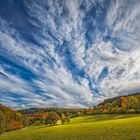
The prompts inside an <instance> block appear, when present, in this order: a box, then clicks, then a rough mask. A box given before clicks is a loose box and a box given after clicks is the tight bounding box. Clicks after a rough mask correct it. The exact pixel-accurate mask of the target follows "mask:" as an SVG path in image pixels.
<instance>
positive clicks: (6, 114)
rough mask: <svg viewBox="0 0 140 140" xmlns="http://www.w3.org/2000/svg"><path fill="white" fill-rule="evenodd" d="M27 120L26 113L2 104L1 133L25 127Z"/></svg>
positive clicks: (0, 108)
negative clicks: (23, 113) (22, 113)
mask: <svg viewBox="0 0 140 140" xmlns="http://www.w3.org/2000/svg"><path fill="white" fill-rule="evenodd" d="M26 122H27V118H26V117H25V116H24V115H21V113H19V112H17V111H14V110H12V109H10V108H8V107H5V106H3V105H1V104H0V133H2V132H5V131H12V130H16V129H20V128H23V127H25V126H26Z"/></svg>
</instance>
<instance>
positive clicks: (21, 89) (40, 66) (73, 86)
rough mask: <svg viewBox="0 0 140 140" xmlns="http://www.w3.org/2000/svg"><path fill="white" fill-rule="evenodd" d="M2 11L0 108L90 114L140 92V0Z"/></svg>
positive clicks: (12, 5) (15, 6) (24, 4)
mask: <svg viewBox="0 0 140 140" xmlns="http://www.w3.org/2000/svg"><path fill="white" fill-rule="evenodd" d="M0 5H2V6H0V26H1V27H0V83H1V84H0V96H1V98H0V102H1V103H3V104H6V105H9V106H11V107H13V108H17V109H19V108H30V107H44V106H45V107H87V106H93V105H95V104H97V103H99V102H100V101H102V100H103V99H105V98H108V97H114V96H117V95H122V94H127V93H131V92H138V91H139V88H138V87H139V82H140V72H139V71H140V65H139V60H140V41H139V37H140V32H139V30H140V28H139V23H140V18H139V17H140V14H139V13H140V12H139V9H140V3H139V1H138V0H134V1H133V2H132V1H129V0H124V1H121V0H118V1H116V0H112V1H107V0H100V1H96V0H94V1H90V0H85V1H78V0H71V1H68V0H66V1H63V0H62V1H59V0H56V1H55V0H54V1H52V0H49V1H47V2H46V1H44V0H40V1H27V0H25V1H20V2H17V3H16V2H14V1H8V0H7V2H4V1H1V2H0ZM3 7H4V8H3ZM5 9H7V11H9V12H7V11H6V10H5ZM7 13H9V14H7Z"/></svg>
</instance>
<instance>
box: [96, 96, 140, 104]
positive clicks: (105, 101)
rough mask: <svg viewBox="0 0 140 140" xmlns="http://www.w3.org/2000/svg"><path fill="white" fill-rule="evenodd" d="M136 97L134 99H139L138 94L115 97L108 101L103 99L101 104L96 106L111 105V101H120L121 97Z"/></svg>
mask: <svg viewBox="0 0 140 140" xmlns="http://www.w3.org/2000/svg"><path fill="white" fill-rule="evenodd" d="M132 96H133V97H136V98H140V93H134V94H129V95H122V96H117V97H113V98H108V99H105V100H104V101H103V102H101V103H99V104H98V105H103V104H106V103H112V102H113V101H117V100H119V99H121V97H126V98H128V97H132Z"/></svg>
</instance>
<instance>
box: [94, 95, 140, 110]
mask: <svg viewBox="0 0 140 140" xmlns="http://www.w3.org/2000/svg"><path fill="white" fill-rule="evenodd" d="M95 110H96V111H97V112H103V113H140V93H136V94H130V95H126V96H118V97H114V98H109V99H106V100H104V102H102V103H100V104H99V105H97V106H96V107H95Z"/></svg>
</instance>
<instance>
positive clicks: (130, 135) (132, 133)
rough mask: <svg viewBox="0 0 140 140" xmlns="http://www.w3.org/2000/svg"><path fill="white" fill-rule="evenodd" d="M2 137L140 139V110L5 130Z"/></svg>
mask: <svg viewBox="0 0 140 140" xmlns="http://www.w3.org/2000/svg"><path fill="white" fill-rule="evenodd" d="M0 140H140V114H135V115H133V114H125V115H124V114H120V115H118V114H112V115H110V114H102V115H92V116H81V117H77V118H73V119H71V122H70V123H69V124H64V125H57V126H45V125H40V126H30V127H26V128H23V129H21V130H16V131H11V132H6V133H3V134H1V135H0Z"/></svg>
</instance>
